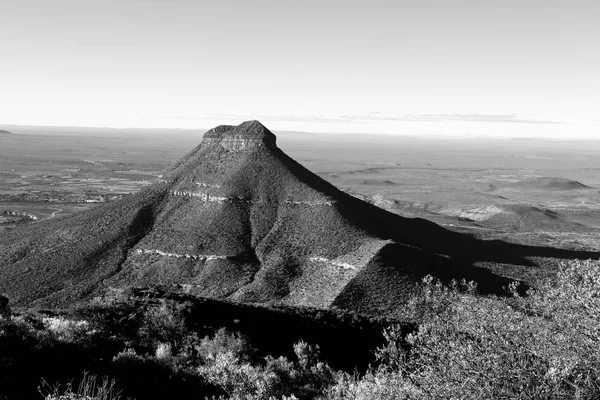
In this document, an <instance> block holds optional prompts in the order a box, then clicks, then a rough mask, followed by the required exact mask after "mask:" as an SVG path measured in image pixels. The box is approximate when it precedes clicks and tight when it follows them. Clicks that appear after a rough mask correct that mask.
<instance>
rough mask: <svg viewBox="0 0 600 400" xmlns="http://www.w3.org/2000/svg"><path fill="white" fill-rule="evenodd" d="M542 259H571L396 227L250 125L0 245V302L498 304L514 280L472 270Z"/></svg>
mask: <svg viewBox="0 0 600 400" xmlns="http://www.w3.org/2000/svg"><path fill="white" fill-rule="evenodd" d="M535 255H541V256H559V257H560V256H561V255H562V256H574V255H573V254H566V253H565V254H563V253H560V251H550V250H548V249H538V248H531V247H526V246H516V245H510V244H507V243H504V242H484V241H478V240H476V239H473V238H472V237H470V236H467V235H461V234H458V233H454V232H450V231H447V230H445V229H443V228H441V227H439V226H437V225H435V224H433V223H431V222H428V221H425V220H420V219H407V218H402V217H399V216H397V215H394V214H391V213H389V212H387V211H384V210H382V209H379V208H377V207H375V206H373V205H371V204H368V203H365V202H363V201H361V200H359V199H356V198H354V197H352V196H349V195H347V194H345V193H344V192H342V191H340V190H338V189H336V188H335V187H334V186H332V185H331V184H329V183H328V182H326V181H324V180H323V179H321V178H319V177H318V176H316V175H314V174H313V173H311V172H310V171H308V170H307V169H305V168H304V167H302V166H301V165H300V164H298V163H297V162H295V161H294V160H292V159H291V158H289V157H288V156H287V155H285V154H284V153H283V152H282V151H281V150H280V149H279V148H277V146H276V138H275V136H274V135H273V134H272V133H271V132H270V131H269V130H268V129H266V128H265V127H264V126H262V125H261V124H260V123H259V122H257V121H249V122H244V123H242V124H240V125H239V126H219V127H217V128H214V129H212V130H210V131H208V132H207V133H206V134H205V135H204V138H203V141H202V143H201V144H200V145H199V146H197V147H196V148H195V149H194V150H192V151H191V152H190V153H188V154H187V155H186V156H184V157H183V158H181V159H180V160H179V161H178V162H176V163H175V164H174V165H172V166H171V167H169V168H167V169H166V170H165V171H164V172H163V174H162V176H161V177H160V179H159V181H158V182H156V183H154V184H152V185H150V186H149V187H146V188H145V189H143V190H141V191H140V192H138V193H136V194H134V195H131V196H129V197H127V198H125V199H123V200H121V201H118V202H115V203H111V204H107V205H103V206H99V207H97V208H95V209H93V210H91V211H89V212H85V213H82V214H79V215H74V216H72V217H69V218H64V219H58V220H49V221H44V222H41V223H39V224H35V225H34V226H31V227H27V228H22V229H19V230H15V231H13V232H11V233H10V234H9V235H6V236H4V237H2V238H0V291H1V292H5V293H6V294H7V295H8V296H9V297H11V299H12V301H13V302H14V303H16V304H18V305H45V306H48V305H54V306H56V305H66V304H69V303H72V302H74V301H78V300H80V299H85V298H88V297H90V296H93V295H95V294H97V293H100V292H102V291H103V290H105V289H106V288H109V287H127V286H148V285H155V284H166V285H170V284H173V285H175V284H176V285H180V286H181V287H182V289H183V290H184V291H186V292H189V293H192V294H196V295H201V296H206V297H212V298H227V299H230V300H235V301H242V302H256V303H282V304H287V305H293V306H314V307H321V308H326V307H330V306H336V307H341V308H346V309H352V310H356V311H361V312H367V313H381V312H391V311H393V310H394V308H395V307H397V306H398V305H399V304H401V303H402V302H403V301H405V299H406V297H407V295H408V294H409V293H410V291H411V290H412V289H413V287H414V284H415V282H418V281H419V280H420V279H421V277H423V276H424V275H426V274H430V273H432V274H435V275H437V276H439V277H441V278H444V279H450V278H455V277H467V278H469V279H476V280H478V281H479V282H480V288H482V290H483V291H488V292H498V291H501V290H502V289H501V288H502V286H504V285H506V284H507V283H508V282H509V280H508V279H506V278H502V277H498V276H495V275H493V274H490V273H489V272H487V271H486V270H484V269H480V268H474V266H476V265H477V264H478V263H483V264H485V263H489V262H492V263H516V264H521V265H530V264H531V261H530V260H529V259H528V258H526V256H527V257H529V256H535ZM585 256H586V257H587V256H589V255H588V254H586V255H585Z"/></svg>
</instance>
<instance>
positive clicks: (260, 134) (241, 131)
mask: <svg viewBox="0 0 600 400" xmlns="http://www.w3.org/2000/svg"><path fill="white" fill-rule="evenodd" d="M275 142H276V138H275V135H274V134H273V133H272V132H271V131H269V130H268V129H267V128H265V127H264V126H263V125H262V124H261V123H260V122H258V121H246V122H244V123H242V124H240V125H238V126H231V125H220V126H217V127H216V128H213V129H211V130H209V131H208V132H206V133H205V134H204V137H203V140H202V146H220V147H222V148H223V149H225V150H228V151H245V150H251V149H255V148H259V147H268V148H275V147H276V144H275Z"/></svg>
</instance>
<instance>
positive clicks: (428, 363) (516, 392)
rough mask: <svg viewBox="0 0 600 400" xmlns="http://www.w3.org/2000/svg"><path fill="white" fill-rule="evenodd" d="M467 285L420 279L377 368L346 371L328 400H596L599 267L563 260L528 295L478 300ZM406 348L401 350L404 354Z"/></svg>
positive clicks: (599, 340)
mask: <svg viewBox="0 0 600 400" xmlns="http://www.w3.org/2000/svg"><path fill="white" fill-rule="evenodd" d="M473 289H474V288H473V286H472V285H454V286H453V287H450V288H448V287H444V286H442V285H441V284H439V283H436V282H433V281H432V279H431V278H427V279H426V280H425V282H424V287H423V288H422V291H421V292H420V293H419V295H417V296H415V297H414V298H413V299H411V301H410V302H409V304H408V307H407V308H406V310H404V311H403V312H402V315H403V316H404V317H407V318H413V319H415V320H420V321H421V324H420V326H419V328H418V330H417V331H416V332H414V333H412V334H409V335H407V336H400V332H401V331H400V330H399V329H394V328H391V329H389V330H387V331H386V338H387V344H386V345H385V346H384V347H382V348H381V349H379V350H378V352H377V357H378V359H379V360H380V363H381V364H380V365H379V367H378V368H377V369H375V370H373V371H371V372H370V373H368V374H367V375H365V376H364V377H362V378H356V377H352V376H349V375H344V376H343V377H342V378H340V379H339V380H338V382H337V384H336V385H335V386H334V387H333V388H331V389H330V391H329V397H330V398H332V399H350V398H352V399H367V398H369V399H372V398H375V399H392V398H394V399H403V398H407V399H408V398H411V399H447V398H460V399H480V398H511V399H564V398H575V399H597V398H600V263H599V262H592V261H569V262H565V263H562V264H561V265H560V269H559V272H558V275H557V277H556V279H554V280H549V281H546V282H544V283H543V284H542V285H540V287H539V288H538V289H536V290H531V291H530V292H529V293H528V296H526V297H520V296H518V295H517V294H516V290H514V289H515V287H514V286H513V287H512V289H513V292H514V294H515V297H514V298H508V299H504V298H496V297H477V296H475V295H474V293H473ZM406 345H408V347H409V350H404V348H405V347H406Z"/></svg>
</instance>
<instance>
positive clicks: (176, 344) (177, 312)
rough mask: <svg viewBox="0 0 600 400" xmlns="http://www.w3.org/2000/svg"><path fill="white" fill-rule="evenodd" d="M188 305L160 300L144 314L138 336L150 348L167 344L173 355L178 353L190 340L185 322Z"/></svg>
mask: <svg viewBox="0 0 600 400" xmlns="http://www.w3.org/2000/svg"><path fill="white" fill-rule="evenodd" d="M189 307H190V306H189V304H188V303H183V304H180V303H177V302H175V301H168V300H161V302H160V304H159V305H158V307H152V308H150V309H148V310H147V311H146V313H145V314H144V318H143V320H142V323H141V327H140V329H139V335H140V337H141V338H142V340H143V341H144V342H145V343H146V344H147V345H148V346H149V347H151V348H154V349H156V348H157V347H158V346H159V345H161V344H162V345H164V344H168V345H169V346H170V348H171V353H172V354H173V355H177V354H179V353H180V352H181V351H182V350H183V349H184V346H185V345H186V343H187V342H188V341H189V340H190V338H189V337H188V336H189V335H190V334H191V332H190V331H189V330H188V327H187V324H186V314H187V312H188V310H189Z"/></svg>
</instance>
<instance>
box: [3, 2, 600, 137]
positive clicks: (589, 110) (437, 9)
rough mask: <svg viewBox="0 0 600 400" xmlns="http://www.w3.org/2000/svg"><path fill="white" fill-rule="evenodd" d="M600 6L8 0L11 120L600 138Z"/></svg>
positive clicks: (6, 99) (6, 117) (6, 109)
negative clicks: (250, 123) (244, 124)
mask: <svg viewBox="0 0 600 400" xmlns="http://www.w3.org/2000/svg"><path fill="white" fill-rule="evenodd" d="M599 49H600V1H597V0H593V1H582V0H561V1H556V0H518V1H515V0H502V1H501V0H419V1H416V0H410V1H405V0H396V1H379V0H369V1H354V0H344V1H338V0H329V1H328V0H320V1H313V0H304V1H296V0H294V1H291V0H262V1H261V0H214V1H204V0H169V1H166V0H145V1H141V0H52V1H50V0H37V1H35V0H0V124H3V125H7V124H17V125H53V126H100V127H120V128H122V127H140V128H161V127H162V128H210V127H212V126H215V125H219V124H236V123H239V122H241V121H244V120H249V119H258V120H260V121H261V122H263V123H264V124H265V125H266V126H267V127H269V128H270V129H272V130H298V131H308V132H356V133H388V134H410V135H445V136H463V135H469V136H492V137H545V138H555V137H557V138H558V137H560V138H563V137H566V138H592V139H600V106H599V105H600V50H599Z"/></svg>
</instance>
